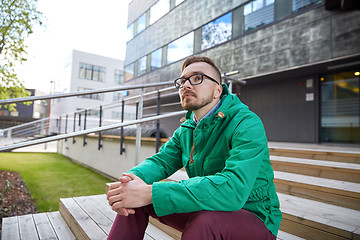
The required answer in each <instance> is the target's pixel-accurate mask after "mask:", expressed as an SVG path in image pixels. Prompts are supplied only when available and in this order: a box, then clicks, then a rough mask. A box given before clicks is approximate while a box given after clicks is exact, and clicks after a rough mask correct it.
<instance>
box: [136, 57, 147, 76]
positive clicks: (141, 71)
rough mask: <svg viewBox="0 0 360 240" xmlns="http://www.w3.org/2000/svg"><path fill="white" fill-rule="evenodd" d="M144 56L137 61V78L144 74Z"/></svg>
mask: <svg viewBox="0 0 360 240" xmlns="http://www.w3.org/2000/svg"><path fill="white" fill-rule="evenodd" d="M146 59H147V58H146V56H144V57H142V58H140V59H139V62H138V76H140V75H143V74H145V73H146Z"/></svg>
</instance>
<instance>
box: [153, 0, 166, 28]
mask: <svg viewBox="0 0 360 240" xmlns="http://www.w3.org/2000/svg"><path fill="white" fill-rule="evenodd" d="M168 11H170V0H159V1H158V2H157V3H155V4H154V5H153V6H152V7H151V8H150V24H153V23H154V22H156V21H157V20H159V19H160V18H161V17H162V16H164V15H165V14H166V13H167V12H168Z"/></svg>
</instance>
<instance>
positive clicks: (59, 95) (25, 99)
mask: <svg viewBox="0 0 360 240" xmlns="http://www.w3.org/2000/svg"><path fill="white" fill-rule="evenodd" d="M173 84H174V82H173V81H167V82H159V83H147V84H138V85H131V86H120V87H111V88H102V89H98V90H85V91H81V92H80V91H78V92H70V93H57V94H50V95H43V96H31V97H22V98H10V99H5V100H0V104H9V103H21V102H28V101H36V100H46V99H55V98H65V97H75V96H82V95H88V94H96V93H105V92H116V91H123V90H132V89H139V88H149V87H160V86H166V85H173Z"/></svg>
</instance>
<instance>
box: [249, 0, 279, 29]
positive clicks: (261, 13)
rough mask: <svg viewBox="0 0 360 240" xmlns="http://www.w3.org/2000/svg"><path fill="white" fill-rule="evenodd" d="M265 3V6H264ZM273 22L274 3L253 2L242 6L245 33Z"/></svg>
mask: <svg viewBox="0 0 360 240" xmlns="http://www.w3.org/2000/svg"><path fill="white" fill-rule="evenodd" d="M264 3H266V4H264ZM273 21H274V2H273V1H269V0H255V1H251V2H249V3H247V4H245V6H244V25H245V31H249V30H252V29H255V28H257V27H260V26H263V25H265V24H269V23H271V22H273Z"/></svg>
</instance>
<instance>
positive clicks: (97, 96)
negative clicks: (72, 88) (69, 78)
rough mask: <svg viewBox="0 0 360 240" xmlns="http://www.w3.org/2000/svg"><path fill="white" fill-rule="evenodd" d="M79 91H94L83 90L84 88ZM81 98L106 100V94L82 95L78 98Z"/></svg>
mask: <svg viewBox="0 0 360 240" xmlns="http://www.w3.org/2000/svg"><path fill="white" fill-rule="evenodd" d="M77 90H78V91H79V92H82V91H87V90H92V89H91V88H83V87H78V88H77ZM78 97H79V98H88V99H96V100H101V101H102V100H104V94H103V93H95V94H88V95H80V96H78Z"/></svg>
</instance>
